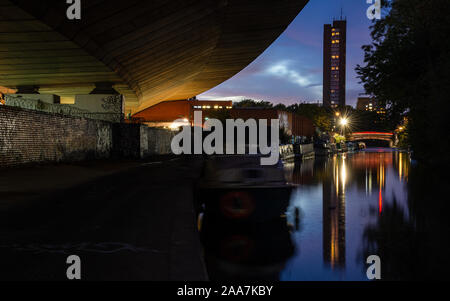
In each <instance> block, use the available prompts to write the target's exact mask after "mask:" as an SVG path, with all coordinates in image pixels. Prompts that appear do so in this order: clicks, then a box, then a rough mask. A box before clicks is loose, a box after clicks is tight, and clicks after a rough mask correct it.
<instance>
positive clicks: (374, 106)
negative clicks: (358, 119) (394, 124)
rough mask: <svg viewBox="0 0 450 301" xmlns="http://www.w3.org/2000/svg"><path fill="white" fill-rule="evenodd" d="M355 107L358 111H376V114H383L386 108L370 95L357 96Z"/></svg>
mask: <svg viewBox="0 0 450 301" xmlns="http://www.w3.org/2000/svg"><path fill="white" fill-rule="evenodd" d="M356 109H357V110H360V111H370V112H377V113H378V114H381V115H385V114H386V108H384V107H383V106H381V105H379V104H378V102H377V101H376V100H375V99H374V98H372V97H368V96H365V97H358V101H357V103H356Z"/></svg>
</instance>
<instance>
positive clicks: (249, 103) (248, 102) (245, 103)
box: [233, 99, 273, 108]
mask: <svg viewBox="0 0 450 301" xmlns="http://www.w3.org/2000/svg"><path fill="white" fill-rule="evenodd" d="M233 107H235V108H255V107H256V108H272V107H273V104H272V103H270V102H268V101H263V100H261V101H256V100H253V99H244V100H241V101H239V102H235V103H234V104H233Z"/></svg>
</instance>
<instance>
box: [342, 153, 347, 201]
mask: <svg viewBox="0 0 450 301" xmlns="http://www.w3.org/2000/svg"><path fill="white" fill-rule="evenodd" d="M341 181H342V193H343V194H345V183H346V181H347V167H346V166H345V161H342V167H341Z"/></svg>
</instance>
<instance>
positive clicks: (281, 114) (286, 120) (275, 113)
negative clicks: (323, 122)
mask: <svg viewBox="0 0 450 301" xmlns="http://www.w3.org/2000/svg"><path fill="white" fill-rule="evenodd" d="M231 117H232V118H233V119H238V118H242V119H244V120H246V119H249V118H254V119H256V120H259V119H279V120H280V127H282V128H284V129H285V130H286V133H287V134H288V135H292V136H296V137H299V136H306V137H311V136H313V135H314V131H315V128H314V124H313V122H312V121H311V120H310V119H309V118H306V117H303V116H300V115H297V114H294V113H291V112H286V111H281V110H277V109H266V108H234V109H232V110H231Z"/></svg>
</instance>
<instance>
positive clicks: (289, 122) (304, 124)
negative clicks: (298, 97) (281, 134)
mask: <svg viewBox="0 0 450 301" xmlns="http://www.w3.org/2000/svg"><path fill="white" fill-rule="evenodd" d="M232 106H233V103H232V102H231V101H218V100H175V101H165V102H161V103H159V104H156V105H154V106H151V107H150V108H147V109H145V110H143V111H141V112H138V113H136V114H134V115H133V119H135V120H137V121H139V122H141V123H145V124H147V125H149V126H154V127H167V128H170V127H171V126H172V124H173V122H174V121H175V120H177V119H184V120H185V123H186V124H190V125H193V124H194V112H195V111H202V112H203V118H205V117H208V112H211V110H220V109H227V110H230V111H229V112H230V118H232V119H239V118H241V119H243V120H247V119H250V118H253V119H256V120H259V119H268V120H270V119H279V120H280V127H282V128H284V129H285V131H286V133H287V134H288V135H292V136H296V137H299V136H306V137H311V136H313V135H314V131H315V128H314V125H313V122H312V121H311V120H310V119H308V118H306V117H303V116H299V115H297V114H293V113H290V112H286V111H281V110H277V109H270V108H256V107H255V108H233V107H232ZM268 124H270V122H268ZM177 126H179V125H177Z"/></svg>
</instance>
